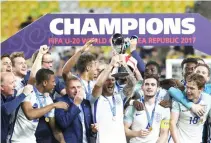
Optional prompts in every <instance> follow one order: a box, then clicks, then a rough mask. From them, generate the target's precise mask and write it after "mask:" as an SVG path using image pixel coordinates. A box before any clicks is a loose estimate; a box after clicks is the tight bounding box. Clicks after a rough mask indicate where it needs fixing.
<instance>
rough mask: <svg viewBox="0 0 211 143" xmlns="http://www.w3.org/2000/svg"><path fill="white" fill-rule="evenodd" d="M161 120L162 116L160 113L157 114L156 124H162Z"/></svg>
mask: <svg viewBox="0 0 211 143" xmlns="http://www.w3.org/2000/svg"><path fill="white" fill-rule="evenodd" d="M161 118H162V116H161V114H160V113H155V120H156V122H160V120H161Z"/></svg>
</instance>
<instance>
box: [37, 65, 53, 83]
mask: <svg viewBox="0 0 211 143" xmlns="http://www.w3.org/2000/svg"><path fill="white" fill-rule="evenodd" d="M50 75H54V72H53V71H52V70H49V69H44V68H42V69H40V70H38V71H37V74H36V76H35V79H36V83H37V84H38V85H39V84H41V83H42V82H43V81H45V80H49V77H50Z"/></svg>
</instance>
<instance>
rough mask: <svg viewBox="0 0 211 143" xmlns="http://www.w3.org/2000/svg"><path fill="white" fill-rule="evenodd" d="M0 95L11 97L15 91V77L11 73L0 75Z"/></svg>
mask: <svg viewBox="0 0 211 143" xmlns="http://www.w3.org/2000/svg"><path fill="white" fill-rule="evenodd" d="M1 74H2V75H1V93H2V94H3V95H5V96H11V95H13V94H14V91H15V77H14V74H13V73H4V72H3V73H1Z"/></svg>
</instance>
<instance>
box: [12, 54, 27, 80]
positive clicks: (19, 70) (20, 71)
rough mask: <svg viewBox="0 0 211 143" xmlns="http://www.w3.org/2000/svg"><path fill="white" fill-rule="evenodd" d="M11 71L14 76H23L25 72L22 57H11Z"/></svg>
mask: <svg viewBox="0 0 211 143" xmlns="http://www.w3.org/2000/svg"><path fill="white" fill-rule="evenodd" d="M13 61H14V64H13V71H14V74H15V75H16V76H20V77H24V76H25V75H26V73H27V65H26V60H25V59H24V58H23V57H16V58H14V59H13Z"/></svg>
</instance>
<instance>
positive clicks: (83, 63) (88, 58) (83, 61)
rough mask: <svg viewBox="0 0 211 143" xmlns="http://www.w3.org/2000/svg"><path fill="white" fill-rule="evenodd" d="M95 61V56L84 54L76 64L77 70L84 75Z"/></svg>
mask: <svg viewBox="0 0 211 143" xmlns="http://www.w3.org/2000/svg"><path fill="white" fill-rule="evenodd" d="M95 60H96V58H95V56H94V55H93V54H91V53H84V54H82V55H81V56H80V57H79V59H78V62H77V64H76V68H77V70H78V71H79V72H80V73H83V72H84V71H85V70H86V67H87V66H88V64H89V63H90V62H92V61H95Z"/></svg>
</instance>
